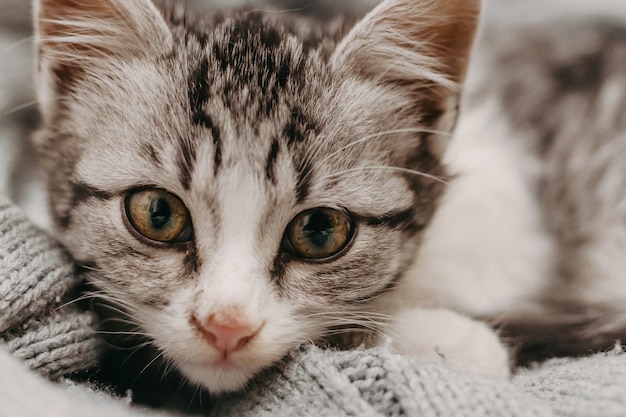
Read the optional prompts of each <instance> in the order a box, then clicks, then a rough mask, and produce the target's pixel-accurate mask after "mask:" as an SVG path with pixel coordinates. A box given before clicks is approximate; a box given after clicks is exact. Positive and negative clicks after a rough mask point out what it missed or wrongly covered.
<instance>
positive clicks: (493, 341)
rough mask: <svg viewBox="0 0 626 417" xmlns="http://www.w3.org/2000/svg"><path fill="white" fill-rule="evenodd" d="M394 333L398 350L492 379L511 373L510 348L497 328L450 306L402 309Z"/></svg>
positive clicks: (391, 334)
mask: <svg viewBox="0 0 626 417" xmlns="http://www.w3.org/2000/svg"><path fill="white" fill-rule="evenodd" d="M390 336H391V338H392V341H393V342H392V343H393V346H394V347H395V348H396V349H397V350H398V351H400V352H401V353H404V354H408V355H411V356H413V357H415V358H417V359H420V360H424V361H428V362H434V363H440V364H443V365H445V366H448V367H451V368H455V369H462V370H466V371H469V372H472V373H475V374H478V375H482V376H485V377H488V378H492V379H507V378H508V377H509V375H510V365H509V354H508V350H507V349H506V347H505V346H504V345H503V344H502V342H501V341H500V339H499V338H498V336H497V335H496V333H495V332H494V331H493V329H491V328H490V327H488V326H487V325H486V324H484V323H481V322H478V321H475V320H472V319H470V318H469V317H466V316H463V315H461V314H458V313H455V312H452V311H449V310H443V309H420V308H414V309H406V310H402V311H401V312H400V313H399V314H398V315H397V316H396V320H395V322H394V324H393V325H392V328H391V331H390Z"/></svg>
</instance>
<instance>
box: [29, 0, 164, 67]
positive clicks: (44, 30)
mask: <svg viewBox="0 0 626 417" xmlns="http://www.w3.org/2000/svg"><path fill="white" fill-rule="evenodd" d="M35 5H36V6H35V23H36V27H37V35H38V43H39V46H40V53H41V54H42V55H44V56H46V57H47V58H49V59H51V60H54V61H57V62H60V63H63V64H66V65H72V66H80V65H81V64H83V63H87V62H93V61H97V60H98V59H101V58H107V57H110V56H112V55H121V56H124V55H132V54H142V53H144V52H145V51H147V50H155V49H157V48H160V49H163V48H164V47H165V48H166V47H167V46H168V45H169V43H170V41H171V34H170V31H169V29H168V27H167V24H166V23H165V20H164V19H163V17H162V16H161V14H160V13H159V11H158V10H157V9H156V7H155V6H154V5H153V4H152V2H151V1H150V0H38V1H37V2H36V3H35Z"/></svg>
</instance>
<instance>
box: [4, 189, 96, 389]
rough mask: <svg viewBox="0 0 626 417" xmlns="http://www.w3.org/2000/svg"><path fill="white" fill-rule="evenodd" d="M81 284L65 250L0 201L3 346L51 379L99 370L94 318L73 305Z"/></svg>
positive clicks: (16, 210) (20, 214)
mask: <svg viewBox="0 0 626 417" xmlns="http://www.w3.org/2000/svg"><path fill="white" fill-rule="evenodd" d="M77 284H78V281H77V279H76V278H75V277H74V271H73V266H72V263H71V261H70V259H69V257H68V256H67V254H66V253H65V252H64V251H63V250H62V248H61V247H60V246H59V245H58V244H57V243H55V242H54V241H53V240H52V239H51V238H50V237H49V236H47V235H46V234H45V233H44V232H43V231H41V230H39V229H38V228H36V227H35V226H34V225H33V224H31V222H30V221H29V220H28V219H27V218H26V217H25V216H24V215H23V214H22V212H21V210H20V209H19V208H18V207H16V206H15V205H13V204H12V203H11V201H9V200H8V199H7V198H5V197H2V196H0V340H2V341H3V342H5V343H6V346H7V348H8V349H9V351H11V352H12V353H13V354H14V355H15V356H17V357H18V358H20V359H22V360H24V361H25V362H26V364H27V365H28V366H29V367H31V368H32V369H35V370H37V371H38V372H39V373H41V374H43V375H45V376H47V377H48V378H51V379H57V378H59V377H61V376H63V375H68V374H71V373H73V372H78V371H82V370H84V369H88V368H89V367H91V366H94V365H96V363H97V360H98V358H99V356H100V354H101V353H102V344H101V343H100V341H99V339H98V337H97V336H96V332H95V331H94V328H93V325H94V323H95V321H94V317H93V315H92V313H90V312H87V311H81V310H80V309H79V308H78V307H77V306H75V305H73V304H72V303H71V302H70V298H69V297H70V296H71V291H72V290H73V289H74V288H75V286H76V285H77Z"/></svg>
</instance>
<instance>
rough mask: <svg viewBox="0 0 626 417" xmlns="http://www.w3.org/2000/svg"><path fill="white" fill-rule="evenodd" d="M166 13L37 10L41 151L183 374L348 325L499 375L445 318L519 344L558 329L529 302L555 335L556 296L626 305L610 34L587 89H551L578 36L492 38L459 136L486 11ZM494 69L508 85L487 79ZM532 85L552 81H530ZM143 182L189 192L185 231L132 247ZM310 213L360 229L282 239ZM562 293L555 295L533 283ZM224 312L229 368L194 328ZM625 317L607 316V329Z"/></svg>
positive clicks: (616, 59)
mask: <svg viewBox="0 0 626 417" xmlns="http://www.w3.org/2000/svg"><path fill="white" fill-rule="evenodd" d="M68 5H70V6H77V5H78V6H77V7H83V8H86V9H87V10H88V11H89V12H90V13H83V14H79V13H76V14H75V15H72V14H71V13H70V10H71V7H69V8H68ZM111 10H113V11H114V12H113V13H111ZM162 10H163V11H162V12H159V11H158V10H157V9H156V8H155V7H154V6H153V5H152V4H151V3H150V2H148V1H147V0H135V1H132V2H122V1H121V0H101V1H93V2H84V3H82V4H78V3H77V2H74V1H58V2H54V1H51V0H41V1H40V2H39V9H38V12H37V13H36V16H38V17H39V18H40V19H41V20H40V23H39V31H40V33H39V34H40V38H39V51H40V55H39V75H38V81H39V89H38V93H39V99H40V110H41V114H42V119H43V122H42V126H41V129H40V130H39V131H38V132H37V134H36V135H35V137H34V143H35V146H36V148H37V150H38V154H39V155H40V159H41V161H42V163H43V165H44V166H45V169H46V172H47V175H48V188H49V192H50V203H51V204H50V207H51V211H52V217H53V219H54V222H55V230H56V233H57V235H58V237H59V239H60V240H61V241H62V242H63V243H64V244H65V245H66V246H67V247H68V249H69V250H70V252H71V253H72V254H73V256H74V257H75V259H76V261H77V262H78V263H79V264H80V265H82V266H84V269H85V271H86V276H87V278H88V279H89V280H90V281H91V282H92V283H93V284H95V285H96V286H97V287H98V288H99V289H100V290H102V291H103V293H102V296H103V297H104V298H105V299H108V301H110V302H111V303H114V304H116V305H118V306H120V307H121V308H122V309H124V310H125V311H126V312H127V315H128V316H129V318H130V319H131V321H132V322H134V323H136V325H137V328H138V330H137V331H138V332H139V333H141V334H143V335H146V336H147V337H148V338H150V339H151V340H152V342H153V344H154V345H155V346H156V347H157V348H158V349H159V350H161V351H162V352H163V355H164V357H165V359H166V361H168V362H170V363H173V364H174V365H175V366H176V367H177V368H179V369H180V370H181V371H182V373H183V374H184V375H185V376H186V377H187V378H189V379H190V380H191V381H193V382H196V383H200V384H202V385H204V386H205V387H207V388H209V389H210V390H212V391H225V390H226V391H227V390H235V389H239V388H241V387H242V386H243V385H244V384H245V382H246V381H247V380H248V379H249V378H250V377H251V376H252V375H254V374H255V373H256V372H258V371H259V370H261V369H262V368H265V367H267V366H269V365H271V364H272V363H273V362H275V361H276V360H278V359H280V358H281V357H282V356H283V355H284V354H285V353H286V352H288V351H289V350H290V349H292V348H294V347H296V346H297V345H299V344H301V343H305V342H307V341H310V340H313V341H320V340H323V339H325V338H328V337H330V336H334V335H335V334H336V333H337V332H338V331H339V330H342V329H343V332H341V333H345V332H346V331H348V330H353V329H354V328H357V329H361V330H362V329H370V330H372V331H373V332H374V333H385V334H387V335H390V336H391V337H392V339H393V342H394V344H395V346H396V347H397V348H398V349H400V350H401V351H403V352H406V353H410V354H413V355H415V356H417V357H420V358H422V359H425V360H431V361H442V360H443V361H444V362H445V363H448V364H450V366H454V367H460V368H465V369H469V370H472V371H476V372H478V373H481V374H484V375H488V376H491V377H503V376H506V375H507V374H508V363H507V355H506V351H505V349H504V347H503V346H502V345H501V344H500V343H499V342H498V339H497V338H496V336H495V333H493V332H491V331H490V330H488V329H487V328H486V327H485V326H484V325H483V324H481V323H479V322H476V321H473V320H471V319H469V318H467V317H466V316H464V315H460V314H458V313H465V314H468V315H470V316H478V317H487V318H490V319H493V318H495V319H497V321H499V322H500V323H501V325H502V330H501V331H502V332H503V333H504V335H505V336H509V337H519V338H520V339H519V340H521V343H522V345H521V346H522V347H521V348H520V351H523V352H526V351H531V352H532V351H533V349H535V348H536V346H537V345H541V343H544V344H545V343H546V340H547V343H548V344H549V343H550V340H549V339H546V337H545V336H546V334H545V333H542V334H540V335H539V337H538V340H535V339H534V338H533V332H532V329H533V326H525V320H527V318H528V317H529V314H530V316H532V314H537V315H538V316H543V317H545V315H546V313H545V310H546V309H547V308H548V307H550V308H552V307H554V308H555V311H556V313H555V314H554V315H553V317H554V318H555V320H553V321H550V320H543V322H544V323H547V325H549V326H548V327H550V326H557V327H558V326H559V325H562V324H563V320H557V319H558V318H560V317H561V316H560V314H563V315H564V317H567V318H571V315H565V314H564V313H565V312H566V306H571V305H579V304H585V305H589V306H596V307H595V308H601V307H603V306H604V304H599V303H601V302H604V301H605V300H607V296H608V295H612V297H613V298H612V299H609V301H611V302H612V303H611V304H610V305H614V306H617V305H618V304H617V303H616V302H615V301H616V300H623V299H624V298H626V294H624V292H626V290H621V291H622V292H621V293H618V292H617V291H615V290H614V288H615V286H616V285H617V286H618V287H619V284H615V283H619V282H621V281H620V280H623V271H624V270H626V269H624V268H622V264H623V260H622V258H621V257H620V256H619V255H615V256H612V257H610V258H604V257H603V256H601V255H606V253H607V252H606V250H605V248H608V249H609V250H610V251H613V253H616V254H619V253H623V249H625V248H626V239H625V238H624V235H626V234H624V228H623V221H622V220H620V219H623V217H624V216H623V214H624V211H623V204H622V203H621V202H622V201H623V198H624V192H623V189H624V187H623V182H624V179H625V178H626V176H625V175H624V172H623V167H622V164H621V163H618V162H619V157H618V155H621V153H620V150H619V147H620V146H621V147H623V146H622V145H623V143H624V142H625V141H624V140H623V134H624V130H623V123H624V112H623V108H624V102H623V100H624V97H626V94H623V89H624V86H625V84H626V83H625V80H624V74H625V73H626V72H624V71H623V69H624V60H623V59H622V58H620V57H623V55H622V53H623V50H624V45H625V42H624V37H623V36H621V37H620V36H618V37H617V38H616V39H617V40H615V41H614V45H615V48H608V49H607V51H612V52H607V55H606V59H609V60H612V61H611V64H610V65H608V64H607V65H606V66H603V68H605V72H602V74H601V75H599V76H598V77H595V78H594V79H592V80H588V81H589V82H594V83H595V84H594V85H593V86H591V87H589V89H590V90H593V91H598V92H600V93H599V94H598V95H597V96H592V98H594V99H596V100H595V101H589V98H590V97H589V95H585V94H583V90H582V89H580V88H578V87H572V89H571V93H568V94H563V95H562V94H561V93H562V91H570V90H567V89H564V87H563V86H560V85H558V82H561V81H559V80H562V76H561V75H562V74H561V73H560V72H559V68H561V67H563V68H569V66H570V65H571V62H572V60H574V61H575V59H574V58H575V57H576V54H577V51H575V50H574V51H571V53H569V50H568V48H558V46H557V45H555V46H554V48H555V49H554V51H555V54H551V53H546V54H545V56H535V59H534V60H530V61H529V60H524V59H523V58H521V59H522V62H521V64H519V65H515V64H512V63H514V62H515V57H518V56H519V57H526V56H527V54H522V52H524V48H525V47H524V46H521V47H520V48H519V49H517V48H516V47H515V46H514V45H515V44H514V43H513V42H511V41H507V40H506V39H505V38H504V37H503V38H504V39H502V40H500V41H498V42H499V43H498V42H495V43H496V44H492V42H489V41H485V42H484V43H483V44H482V45H486V47H485V49H481V50H479V51H477V54H478V55H477V56H478V59H476V60H475V61H474V62H475V64H474V65H475V66H476V67H478V69H476V70H475V71H473V72H472V71H470V79H469V82H468V94H467V96H466V100H465V102H464V109H465V110H466V111H465V113H464V114H463V116H462V117H461V119H460V121H459V125H458V128H457V129H456V131H455V134H454V137H453V139H452V140H450V134H449V132H450V131H451V130H452V129H453V127H454V125H455V122H456V120H457V116H458V114H457V111H458V106H459V100H460V98H459V85H460V84H461V83H462V81H463V79H464V75H465V65H466V63H467V55H468V53H469V48H470V46H471V40H472V34H473V29H474V26H475V23H476V14H477V10H478V4H477V2H468V1H463V2H444V1H434V0H424V1H408V0H387V1H384V2H383V3H382V4H381V5H380V6H379V7H378V8H377V9H375V10H374V11H373V12H371V13H370V14H369V15H368V16H367V17H366V18H365V19H364V20H362V21H361V22H360V23H358V24H357V25H356V26H355V27H354V28H353V29H351V30H349V26H350V25H348V24H347V23H344V21H342V20H333V21H330V22H329V23H325V24H321V23H316V22H315V21H314V20H312V19H310V18H302V17H300V18H296V17H294V16H285V15H283V14H276V13H258V12H242V13H234V14H232V15H231V14H230V13H225V14H219V13H218V14H217V15H215V16H210V15H209V16H207V17H193V18H192V17H191V16H187V15H185V13H184V12H183V11H182V10H181V9H180V8H179V7H173V8H172V7H169V6H164V8H163V9H162ZM57 12H58V14H56V13H57ZM91 15H95V18H84V17H82V16H91ZM94 28H95V29H94ZM593 33H594V34H596V35H595V36H599V37H601V38H602V36H603V35H602V33H603V32H602V31H601V30H594V31H593ZM450 34H454V36H450ZM512 36H514V35H512ZM515 36H516V35H515ZM529 38H531V40H532V36H529ZM539 41H541V39H540V40H539ZM605 44H606V41H605V40H603V39H600V40H599V41H598V43H597V44H596V46H595V47H594V45H591V46H589V48H590V50H593V51H597V50H598V49H600V50H603V49H602V48H604V45H605ZM531 45H532V44H531ZM611 45H613V44H611ZM549 46H551V45H547V46H546V45H543V47H545V48H546V49H545V50H550V49H547V48H548V47H549ZM512 47H513V48H512ZM511 48H512V49H511ZM503 50H504V51H503ZM556 51H559V52H560V53H562V55H559V54H556ZM507 54H510V55H511V56H512V57H513V58H511V59H504V58H503V56H506V55H507ZM559 58H562V60H563V61H562V62H561V61H559ZM601 58H602V59H604V58H605V57H604V56H602V57H601ZM553 60H554V62H552V61H553ZM524 64H525V65H528V66H529V67H530V68H529V69H528V70H525V71H524V72H522V69H523V68H524ZM544 68H551V71H552V70H553V72H548V73H546V72H544ZM574 68H576V67H574ZM518 69H519V70H520V72H519V74H520V75H519V79H518V78H516V73H515V72H514V71H517V70H518ZM507 70H508V71H510V72H511V74H512V80H510V81H507V82H504V81H502V82H501V81H494V80H498V77H494V76H493V75H492V73H491V72H490V71H494V72H496V73H500V72H501V71H507ZM563 70H564V71H567V70H565V69H563ZM533 71H538V76H539V77H538V78H537V77H533V76H532V75H531V76H528V74H533ZM526 77H528V79H527V78H526ZM531 77H532V78H531ZM537 79H540V80H543V81H545V82H546V83H547V84H546V85H547V87H549V88H543V89H536V88H534V86H529V87H526V83H529V82H536V80H537ZM502 80H504V79H502ZM515 81H516V82H517V84H516V83H515ZM574 81H576V76H575V74H574ZM604 83H606V84H604ZM609 84H610V86H611V88H610V89H609V88H607V89H603V88H602V87H601V86H602V85H607V86H608V85H609ZM515 88H517V90H515ZM620 89H621V90H620ZM579 90H580V91H579ZM603 91H606V93H604V94H603V93H602V92H603ZM615 91H617V93H616V92H615ZM542 92H545V93H546V94H549V96H548V97H547V98H544V97H539V96H537V94H542ZM620 92H621V93H620ZM579 96H580V97H579ZM550 100H556V102H555V105H554V106H549V107H547V108H548V109H550V111H548V110H546V107H545V104H546V103H551V101H550ZM503 103H504V106H503ZM557 103H558V104H557ZM590 103H591V104H590ZM588 106H593V107H588ZM509 107H511V108H512V109H513V111H511V112H509V111H508V110H509ZM590 108H593V109H594V110H593V113H592V114H593V118H592V120H591V122H590V123H583V122H584V121H585V119H586V117H587V115H588V114H589V111H588V109H590ZM596 108H597V109H599V110H604V109H607V110H606V111H596ZM552 109H559V110H558V111H563V112H564V113H563V115H559V114H558V111H555V112H553V111H552ZM619 109H621V111H619ZM572 115H573V117H572ZM533 117H535V118H533ZM537 118H539V119H540V120H537ZM550 123H556V125H555V126H553V129H552V130H547V129H546V128H547V127H552V126H550V125H549V124H550ZM576 123H580V124H581V125H580V126H579V125H576ZM537 127H539V128H537ZM583 129H584V130H583ZM584 131H588V132H589V135H592V136H593V137H594V138H595V140H596V141H597V142H596V143H597V144H598V145H600V144H601V145H602V147H601V148H600V149H601V150H604V149H607V151H602V152H599V151H598V150H597V149H595V147H594V146H592V145H593V144H594V141H591V140H587V135H585V134H581V133H583V132H584ZM620 135H621V136H620ZM448 143H450V146H449V147H448V146H447V144H448ZM620 144H622V145H620ZM596 146H597V145H596ZM589 158H591V159H592V161H593V165H592V166H591V168H592V169H587V168H588V167H587V166H585V165H584V164H585V163H586V162H587V161H588V160H589ZM581 161H582V162H581ZM581 166H585V170H581V169H580V167H581ZM603 184H604V185H603ZM145 186H151V187H158V188H162V189H166V190H168V191H170V192H172V193H174V194H176V195H178V196H179V197H180V198H181V199H182V200H183V201H184V202H185V204H186V206H187V208H188V209H189V211H190V213H191V216H192V219H193V226H194V241H193V243H192V244H188V245H178V246H172V247H164V246H162V245H160V246H159V245H147V244H145V243H143V242H142V241H140V240H138V239H136V238H135V236H134V235H133V233H132V231H131V230H130V228H129V226H128V221H127V220H125V219H124V215H123V201H124V198H125V195H126V194H127V193H128V191H129V190H132V189H135V188H137V187H145ZM591 192H595V193H596V194H597V197H598V200H597V201H594V202H591V201H590V199H588V198H587V197H586V196H588V195H589V193H591ZM598 202H599V203H600V204H596V203H598ZM563 203H567V204H563ZM604 203H606V205H605V204H604ZM620 204H622V205H621V206H620ZM313 207H331V208H339V209H345V210H347V211H349V212H350V213H351V214H352V216H353V217H354V218H355V219H356V220H357V221H358V231H357V233H356V238H355V239H354V240H353V242H352V244H351V245H350V246H349V247H348V248H347V249H346V250H345V251H344V252H343V253H341V254H340V256H337V257H335V258H333V259H332V260H330V261H328V262H323V263H306V262H300V261H298V260H296V259H293V258H290V256H289V255H288V254H286V253H283V252H281V250H280V249H279V248H280V244H281V240H282V236H283V233H284V229H285V227H286V225H287V224H288V223H289V222H290V220H291V219H292V218H293V217H294V216H295V215H297V214H298V213H300V212H302V211H303V210H305V209H307V208H313ZM572 207H574V208H575V209H573V208H572ZM576 210H580V211H576ZM572 222H575V223H572ZM572 234H573V237H572ZM606 259H608V261H607V260H606ZM564 285H566V286H567V288H568V294H564V297H563V300H565V301H554V300H553V298H554V297H551V296H550V297H549V296H548V295H547V294H553V293H554V292H555V291H559V292H561V291H560V290H559V289H555V288H560V287H559V286H564ZM607 287H608V288H610V290H607V289H606V288H607ZM621 288H626V287H625V286H623V285H621ZM561 307H562V308H561ZM605 310H606V309H602V311H605ZM215 311H219V312H225V314H229V315H232V316H237V317H247V318H249V319H250V320H260V321H262V322H263V323H264V324H263V331H262V332H261V333H260V334H258V335H256V337H255V338H254V339H253V340H252V341H251V342H250V343H249V344H248V345H247V346H246V348H245V349H244V350H242V351H240V352H236V354H235V355H234V356H233V358H232V359H231V362H229V363H228V366H222V365H220V364H219V363H218V362H219V361H218V359H216V356H215V355H216V353H215V352H214V351H213V350H212V349H211V348H210V347H209V346H208V345H207V344H206V343H205V342H204V340H203V339H202V337H201V336H200V335H198V333H197V331H196V330H195V329H194V328H193V326H192V325H191V318H190V317H195V316H196V315H202V316H209V315H210V314H213V313H214V312H215ZM454 311H455V312H454ZM518 311H522V312H523V313H522V314H520V313H518ZM528 311H530V313H529V312H528ZM519 317H522V318H523V319H524V320H519ZM592 318H595V316H593V317H592ZM589 319H590V318H589V317H587V316H586V317H584V320H579V321H578V322H576V323H574V324H575V325H574V326H573V327H574V329H573V330H572V332H570V333H568V335H570V336H571V340H573V341H576V342H577V345H576V346H580V349H574V350H575V351H577V352H580V351H581V350H583V351H584V350H586V349H589V348H593V349H595V348H599V347H601V346H599V344H598V343H596V342H597V340H596V341H595V342H594V340H587V339H588V338H584V337H582V336H583V335H584V332H583V331H582V330H584V329H586V327H585V323H588V322H589ZM624 322H625V321H624V313H623V312H621V311H619V310H616V311H615V320H614V321H611V322H609V323H606V325H607V329H606V330H608V332H607V333H606V334H609V335H610V336H609V337H608V338H609V339H610V338H613V337H614V336H615V335H616V334H620V333H619V331H621V329H623V327H624V326H623V324H622V323H624ZM526 324H527V323H526ZM568 324H571V320H570V322H568ZM345 328H347V330H346V329H345ZM529 328H530V329H529ZM540 328H541V326H535V327H534V329H540ZM442 329H445V330H442ZM519 329H522V330H519ZM539 333H541V332H539ZM552 333H554V332H552ZM524 335H529V337H528V338H527V339H526V341H527V344H528V346H530V347H529V348H524V347H523V346H524V345H523V343H524V340H525V339H524ZM593 336H595V333H594V334H593ZM568 340H569V339H568ZM528 341H530V342H528ZM603 342H606V340H603ZM515 343H518V342H515ZM566 344H567V343H566ZM609 345H610V343H609ZM525 349H526V350H525ZM555 353H558V352H555ZM531 358H532V355H531Z"/></svg>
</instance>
